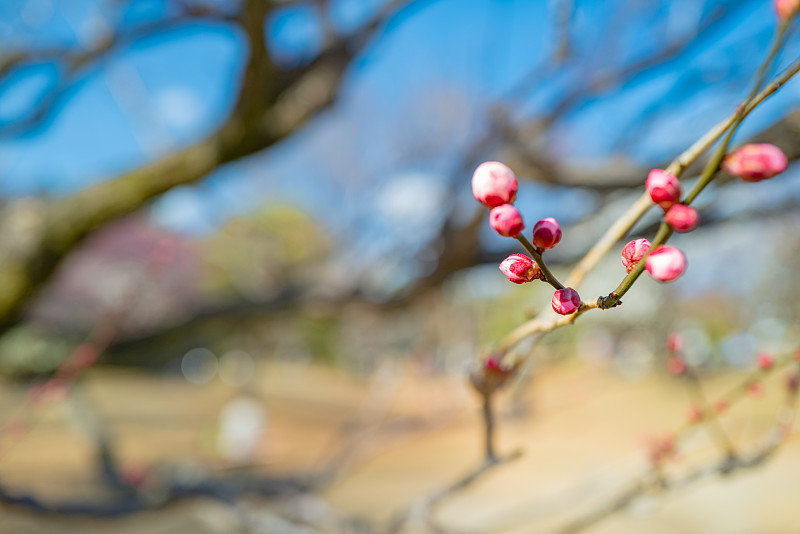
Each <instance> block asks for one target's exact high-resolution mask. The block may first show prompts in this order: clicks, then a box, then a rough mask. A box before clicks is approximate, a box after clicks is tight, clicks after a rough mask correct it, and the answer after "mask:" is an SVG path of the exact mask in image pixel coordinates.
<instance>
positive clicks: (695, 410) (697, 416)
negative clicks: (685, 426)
mask: <svg viewBox="0 0 800 534" xmlns="http://www.w3.org/2000/svg"><path fill="white" fill-rule="evenodd" d="M705 416H706V414H705V412H704V411H703V409H702V408H701V407H700V406H698V405H697V404H692V405H691V406H689V413H688V414H687V419H688V420H689V424H691V425H696V424H697V423H699V422H701V421H702V420H703V419H705Z"/></svg>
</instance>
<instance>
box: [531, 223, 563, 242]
mask: <svg viewBox="0 0 800 534" xmlns="http://www.w3.org/2000/svg"><path fill="white" fill-rule="evenodd" d="M532 241H533V244H534V245H535V246H536V247H538V248H540V249H548V248H553V247H554V246H556V244H557V243H558V242H559V241H561V226H560V225H559V224H558V221H556V220H555V219H554V218H552V217H547V218H546V219H542V220H541V221H539V222H537V223H536V224H535V225H534V226H533V239H532Z"/></svg>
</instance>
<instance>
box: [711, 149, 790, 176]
mask: <svg viewBox="0 0 800 534" xmlns="http://www.w3.org/2000/svg"><path fill="white" fill-rule="evenodd" d="M788 164H789V161H788V160H787V159H786V155H785V154H784V153H783V151H781V149H780V148H778V147H776V146H775V145H771V144H769V143H754V144H750V145H744V146H743V147H741V148H740V149H739V150H737V151H736V152H734V153H732V154H728V155H727V156H725V159H724V160H723V161H722V168H723V169H724V170H725V171H726V172H728V173H729V174H732V175H734V176H738V177H739V178H741V179H742V180H744V181H745V182H760V181H761V180H766V179H767V178H772V177H773V176H775V175H776V174H780V173H782V172H783V171H785V170H786V166H787V165H788Z"/></svg>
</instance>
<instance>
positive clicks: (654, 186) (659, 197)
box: [645, 169, 681, 211]
mask: <svg viewBox="0 0 800 534" xmlns="http://www.w3.org/2000/svg"><path fill="white" fill-rule="evenodd" d="M645 187H647V192H648V193H650V198H651V199H653V202H655V203H656V204H658V205H659V206H661V208H662V209H663V210H664V211H667V210H668V209H669V208H670V206H672V205H673V204H675V203H676V202H678V201H680V199H681V183H680V181H679V180H678V178H677V177H675V175H674V174H672V173H669V172H667V171H664V170H661V169H653V170H652V171H650V174H648V175H647V181H646V182H645Z"/></svg>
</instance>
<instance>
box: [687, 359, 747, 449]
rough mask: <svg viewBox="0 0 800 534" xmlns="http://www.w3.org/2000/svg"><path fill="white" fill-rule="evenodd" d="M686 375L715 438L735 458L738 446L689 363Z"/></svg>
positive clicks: (691, 390)
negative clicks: (717, 414)
mask: <svg viewBox="0 0 800 534" xmlns="http://www.w3.org/2000/svg"><path fill="white" fill-rule="evenodd" d="M686 376H687V378H688V379H689V382H690V386H689V388H690V390H689V392H690V394H691V395H692V396H693V397H694V399H695V402H696V403H697V404H699V405H700V406H701V408H702V410H703V413H704V414H706V417H708V428H709V431H710V432H711V433H712V434H713V435H714V439H716V440H717V443H718V444H719V446H720V447H722V448H723V449H725V452H726V453H727V454H728V456H729V457H731V458H735V457H736V448H735V447H734V446H733V441H732V440H731V438H730V437H728V434H727V433H725V429H724V428H722V423H720V422H719V419H717V418H716V417H715V416H714V410H713V409H712V407H711V404H710V403H709V402H708V397H706V393H705V391H704V390H703V384H702V383H701V382H700V377H699V376H697V373H696V372H695V370H694V369H692V368H691V367H689V366H688V365H687V366H686Z"/></svg>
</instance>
